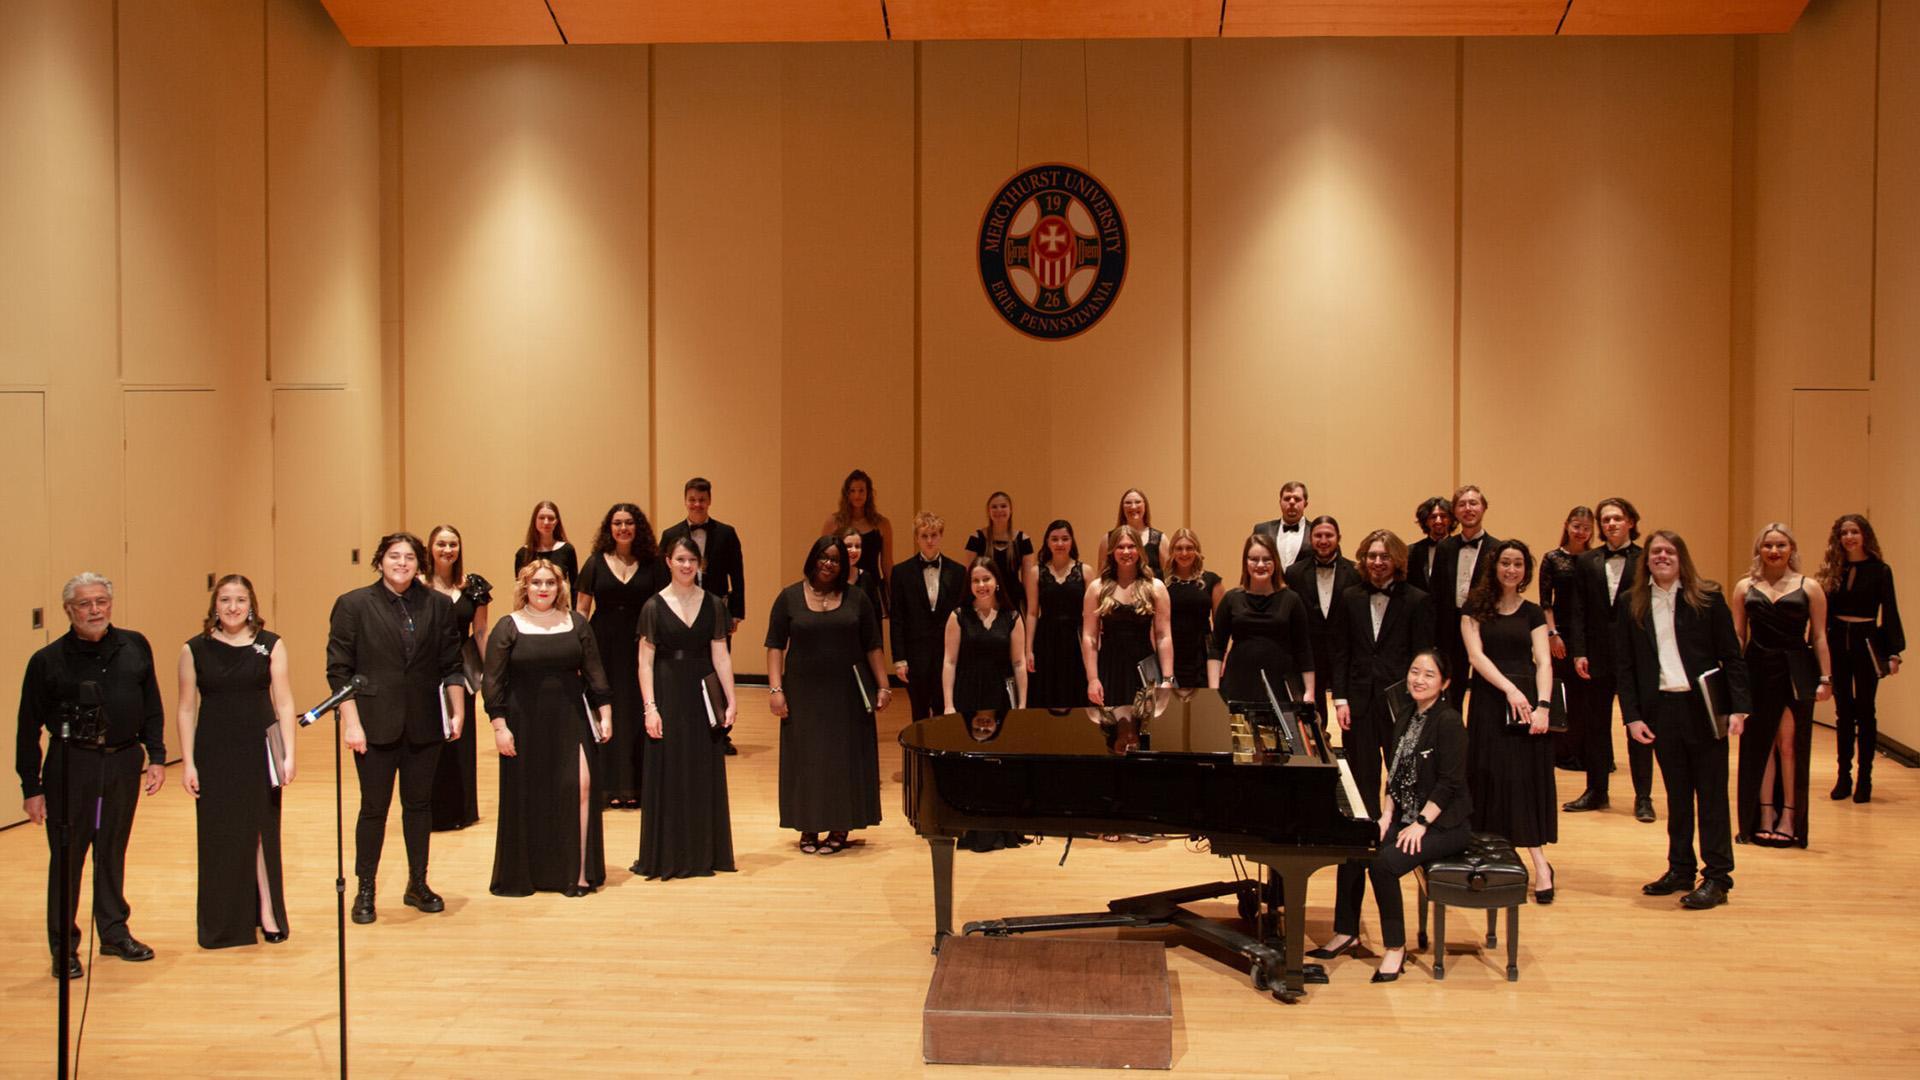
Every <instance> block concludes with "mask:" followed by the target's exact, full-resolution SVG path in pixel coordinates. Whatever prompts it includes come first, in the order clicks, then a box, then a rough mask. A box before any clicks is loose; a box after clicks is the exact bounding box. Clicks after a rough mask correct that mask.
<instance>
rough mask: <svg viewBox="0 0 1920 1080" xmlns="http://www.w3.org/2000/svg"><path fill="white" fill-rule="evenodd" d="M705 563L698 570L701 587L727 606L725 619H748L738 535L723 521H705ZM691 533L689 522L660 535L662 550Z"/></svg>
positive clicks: (745, 583) (744, 565) (743, 565)
mask: <svg viewBox="0 0 1920 1080" xmlns="http://www.w3.org/2000/svg"><path fill="white" fill-rule="evenodd" d="M706 529H707V561H706V565H705V566H703V567H702V568H701V570H700V585H701V587H703V588H705V589H706V590H707V591H708V592H710V593H712V594H713V595H715V596H717V597H719V598H720V599H722V600H725V601H726V602H727V615H728V616H729V617H731V618H734V619H744V618H746V617H747V564H746V558H745V556H744V555H742V554H741V551H740V534H739V533H738V532H736V531H735V530H734V527H733V526H731V525H729V524H727V523H726V522H724V521H715V520H714V519H713V518H708V519H707V524H706ZM692 532H693V525H692V523H690V522H687V521H682V522H681V523H680V524H678V525H670V526H668V527H667V531H666V532H663V533H661V534H660V547H661V549H662V550H664V549H665V548H666V546H667V545H668V544H671V543H673V542H674V541H675V540H678V539H680V538H681V537H683V536H687V535H690V534H691V533H692Z"/></svg>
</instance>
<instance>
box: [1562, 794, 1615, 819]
mask: <svg viewBox="0 0 1920 1080" xmlns="http://www.w3.org/2000/svg"><path fill="white" fill-rule="evenodd" d="M1606 808H1607V797H1606V796H1605V795H1596V794H1594V793H1593V792H1591V791H1583V792H1581V793H1580V797H1579V798H1577V799H1575V800H1573V801H1572V802H1564V803H1561V804H1560V809H1562V810H1565V811H1566V812H1567V813H1569V814H1584V813H1586V812H1587V811H1589V810H1605V809H1606Z"/></svg>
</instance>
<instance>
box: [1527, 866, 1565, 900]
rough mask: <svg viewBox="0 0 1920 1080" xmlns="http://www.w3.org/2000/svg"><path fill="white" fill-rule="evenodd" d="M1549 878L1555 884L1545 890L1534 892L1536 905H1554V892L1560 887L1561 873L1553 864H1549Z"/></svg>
mask: <svg viewBox="0 0 1920 1080" xmlns="http://www.w3.org/2000/svg"><path fill="white" fill-rule="evenodd" d="M1547 876H1548V877H1550V878H1552V879H1553V884H1552V885H1551V886H1549V887H1547V888H1545V889H1535V890H1533V902H1534V903H1536V904H1551V903H1553V890H1554V889H1557V888H1559V887H1560V871H1558V870H1555V869H1554V868H1553V864H1552V863H1548V864H1547Z"/></svg>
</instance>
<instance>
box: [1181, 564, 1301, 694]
mask: <svg viewBox="0 0 1920 1080" xmlns="http://www.w3.org/2000/svg"><path fill="white" fill-rule="evenodd" d="M1229 645H1231V646H1232V648H1231V649H1229V648H1228V646H1229ZM1207 656H1208V658H1209V659H1213V660H1224V661H1225V663H1224V664H1223V665H1222V666H1221V669H1220V694H1221V696H1222V697H1224V698H1226V699H1227V700H1228V701H1255V702H1258V701H1265V700H1267V689H1266V686H1265V685H1264V684H1262V682H1261V680H1260V675H1261V673H1263V672H1264V673H1265V674H1266V676H1267V682H1270V683H1272V684H1273V692H1274V694H1275V695H1277V696H1279V697H1281V698H1286V697H1287V696H1288V695H1289V694H1291V695H1292V697H1293V698H1294V699H1295V700H1299V699H1300V698H1301V696H1302V692H1303V691H1304V690H1305V689H1306V682H1305V680H1304V679H1302V677H1301V673H1302V672H1304V671H1307V670H1308V669H1310V668H1311V667H1312V666H1313V636H1312V628H1311V627H1310V626H1309V625H1308V623H1307V604H1306V601H1304V600H1302V599H1300V595H1299V594H1298V593H1296V592H1294V591H1293V590H1292V589H1279V590H1276V591H1274V592H1270V593H1251V592H1248V591H1247V590H1245V589H1229V590H1228V591H1227V594H1226V595H1225V596H1222V597H1221V598H1220V607H1219V609H1218V610H1216V611H1215V612H1214V613H1213V639H1212V640H1211V641H1210V642H1209V643H1208V646H1207ZM1316 689H1317V688H1316Z"/></svg>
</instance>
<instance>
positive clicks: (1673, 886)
mask: <svg viewBox="0 0 1920 1080" xmlns="http://www.w3.org/2000/svg"><path fill="white" fill-rule="evenodd" d="M1691 888H1693V875H1692V874H1688V875H1686V876H1685V877H1682V876H1681V875H1679V874H1676V873H1673V872H1672V871H1668V872H1667V873H1665V874H1662V875H1660V876H1659V877H1658V878H1656V879H1654V880H1652V881H1649V882H1647V883H1646V884H1645V885H1642V886H1640V891H1641V892H1643V893H1645V894H1646V895H1648V896H1672V895H1673V894H1674V893H1677V892H1685V891H1686V890H1688V889H1691Z"/></svg>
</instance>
